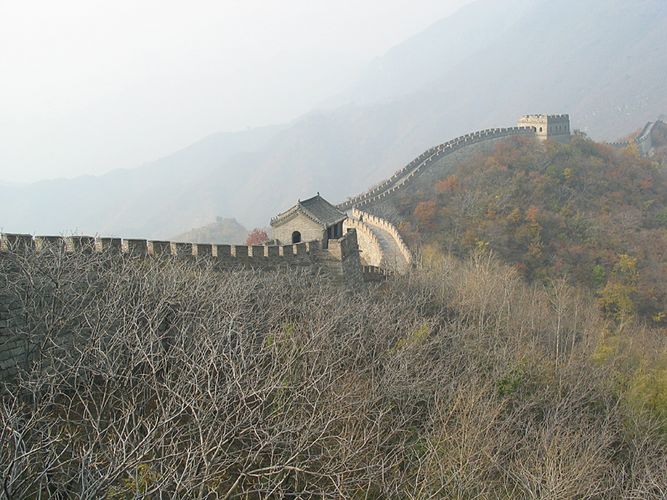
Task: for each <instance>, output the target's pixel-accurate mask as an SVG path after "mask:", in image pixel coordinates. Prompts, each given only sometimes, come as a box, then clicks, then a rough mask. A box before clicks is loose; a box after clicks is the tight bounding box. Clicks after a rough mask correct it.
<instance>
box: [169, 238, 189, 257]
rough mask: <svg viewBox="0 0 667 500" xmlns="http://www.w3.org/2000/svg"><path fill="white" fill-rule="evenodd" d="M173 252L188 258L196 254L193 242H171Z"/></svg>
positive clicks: (175, 254) (177, 255)
mask: <svg viewBox="0 0 667 500" xmlns="http://www.w3.org/2000/svg"><path fill="white" fill-rule="evenodd" d="M171 254H172V255H174V256H176V257H180V258H188V257H192V256H193V255H194V253H193V248H192V243H182V242H180V241H179V242H173V241H172V242H171Z"/></svg>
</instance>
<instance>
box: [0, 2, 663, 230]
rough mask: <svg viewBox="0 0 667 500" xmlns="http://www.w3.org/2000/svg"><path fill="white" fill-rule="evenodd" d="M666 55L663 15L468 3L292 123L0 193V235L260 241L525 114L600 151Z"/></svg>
mask: <svg viewBox="0 0 667 500" xmlns="http://www.w3.org/2000/svg"><path fill="white" fill-rule="evenodd" d="M434 21H436V20H434ZM666 42H667V2H665V1H664V0H587V1H586V2H581V1H577V0H559V1H558V2H553V1H549V0H478V1H477V2H474V3H472V4H470V5H469V6H467V7H465V8H463V9H462V10H461V11H459V12H458V13H457V14H455V15H453V16H451V17H449V18H446V19H443V20H439V21H437V22H435V24H433V25H432V26H431V27H430V28H428V29H427V30H425V31H424V32H422V33H421V34H419V35H417V36H415V37H413V38H411V39H409V40H406V41H404V42H403V43H401V44H399V45H397V46H396V47H395V48H393V49H392V50H390V51H389V52H388V53H387V54H386V55H385V56H383V57H382V58H380V59H379V60H377V61H375V62H374V63H373V64H372V65H371V66H370V67H369V68H368V69H367V71H366V72H365V73H364V74H363V75H361V76H360V78H359V80H358V81H356V82H353V83H352V84H351V85H350V87H349V88H348V89H341V93H340V94H339V95H338V96H336V97H335V98H333V99H331V100H330V101H328V102H326V103H323V105H322V108H321V109H319V110H317V111H313V112H312V113H310V114H308V115H306V116H303V117H302V118H300V119H297V120H295V121H294V122H292V123H289V124H285V125H281V126H275V127H267V128H262V129H253V130H247V131H244V132H239V133H236V134H213V135H211V136H209V137H207V138H205V139H203V140H202V141H199V142H197V143H195V144H193V145H192V146H190V147H188V148H186V149H184V150H181V151H178V152H176V153H174V154H173V155H170V156H168V157H165V158H163V159H160V160H157V161H155V162H152V163H149V164H146V165H143V166H141V167H138V168H136V169H132V170H118V171H114V172H111V173H109V174H107V175H104V176H100V177H82V178H78V179H73V180H54V181H43V182H39V183H35V184H30V185H23V186H15V185H14V186H2V185H0V197H1V198H2V201H3V203H2V206H3V210H2V214H1V216H0V226H1V229H2V230H4V231H8V232H35V233H60V232H71V231H76V232H79V233H89V234H95V233H100V234H108V235H119V236H125V237H147V238H169V237H171V236H173V235H175V234H177V233H181V232H184V231H186V230H188V229H190V228H192V227H197V226H203V225H205V224H208V223H211V222H213V221H214V220H215V217H216V216H223V217H235V218H236V219H238V220H239V222H241V223H242V224H243V225H245V226H246V227H252V226H265V225H266V224H267V223H268V220H269V218H270V217H271V216H272V215H274V214H275V213H277V212H279V211H282V210H284V209H285V208H287V207H288V206H290V205H291V204H293V203H294V201H295V200H296V199H297V198H305V197H308V196H310V195H312V194H314V193H315V192H316V191H320V192H321V194H322V195H323V196H325V197H326V198H327V199H329V200H331V201H332V202H336V201H342V200H343V199H344V198H345V197H347V196H350V195H353V194H356V193H358V192H360V191H363V190H365V189H366V188H368V187H369V186H370V185H371V184H373V183H375V182H377V181H379V180H381V179H382V178H384V177H385V176H387V175H388V174H391V173H392V172H393V171H394V170H396V169H397V168H399V167H400V166H402V164H404V163H406V162H408V161H410V160H411V159H412V158H413V157H415V156H416V155H418V154H420V153H421V152H422V151H423V150H425V149H426V148H428V147H430V146H432V145H434V144H436V143H440V142H444V141H445V140H447V139H450V138H453V137H455V136H457V135H461V134H464V133H467V132H470V131H474V130H479V129H482V128H487V127H497V126H507V125H513V124H514V123H515V122H516V119H517V118H518V116H519V115H521V114H525V113H538V112H555V113H570V114H571V117H572V121H573V126H574V127H575V128H580V129H582V130H584V131H586V132H587V133H589V134H590V135H591V136H592V137H593V138H596V139H601V140H608V139H615V138H617V137H620V136H623V135H626V134H627V133H629V132H631V131H632V130H635V129H637V128H640V127H641V126H642V125H643V124H644V123H645V122H646V121H649V120H652V119H655V118H656V117H657V116H658V115H659V114H661V113H664V112H666V111H667V88H666V86H665V76H664V75H665V74H667V51H665V45H666ZM110 140H111V139H110Z"/></svg>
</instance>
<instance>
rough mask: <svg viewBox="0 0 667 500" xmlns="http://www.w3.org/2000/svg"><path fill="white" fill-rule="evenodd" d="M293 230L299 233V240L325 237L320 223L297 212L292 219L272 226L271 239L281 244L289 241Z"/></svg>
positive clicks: (316, 239) (317, 239)
mask: <svg viewBox="0 0 667 500" xmlns="http://www.w3.org/2000/svg"><path fill="white" fill-rule="evenodd" d="M294 231H299V232H300V233H301V241H322V240H324V239H326V237H327V235H326V231H325V230H324V229H323V228H322V226H321V225H319V224H318V223H316V222H315V221H313V220H312V219H309V218H308V217H306V216H305V215H304V214H302V213H298V214H297V215H296V216H295V217H294V218H293V219H291V220H289V221H287V222H285V223H284V224H281V225H280V226H277V227H274V228H273V231H272V232H273V239H275V240H278V241H280V242H281V243H283V244H285V243H291V242H292V233H293V232H294Z"/></svg>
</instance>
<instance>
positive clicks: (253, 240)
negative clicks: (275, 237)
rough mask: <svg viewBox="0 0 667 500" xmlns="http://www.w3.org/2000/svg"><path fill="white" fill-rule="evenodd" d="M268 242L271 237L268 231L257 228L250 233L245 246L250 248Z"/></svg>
mask: <svg viewBox="0 0 667 500" xmlns="http://www.w3.org/2000/svg"><path fill="white" fill-rule="evenodd" d="M267 241H269V235H268V234H266V231H264V230H263V229H260V228H258V227H256V228H255V229H253V230H252V231H250V233H248V239H247V240H246V242H245V244H246V245H248V246H251V245H261V244H262V243H265V242H267Z"/></svg>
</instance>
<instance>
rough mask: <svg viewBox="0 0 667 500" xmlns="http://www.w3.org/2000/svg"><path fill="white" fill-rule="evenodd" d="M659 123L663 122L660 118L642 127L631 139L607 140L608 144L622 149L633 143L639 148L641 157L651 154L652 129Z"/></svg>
mask: <svg viewBox="0 0 667 500" xmlns="http://www.w3.org/2000/svg"><path fill="white" fill-rule="evenodd" d="M659 123H663V122H662V120H657V121H655V122H649V123H647V124H646V126H645V127H644V128H643V129H642V131H641V132H640V133H639V135H638V136H637V137H636V138H635V139H634V140H632V141H623V142H608V143H607V144H608V145H609V146H612V147H614V148H618V149H622V148H627V147H628V146H630V145H632V144H635V145H636V146H637V148H638V150H639V154H640V155H642V156H643V157H648V156H651V155H652V154H653V148H654V146H653V129H654V128H655V126H656V125H658V124H659Z"/></svg>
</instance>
